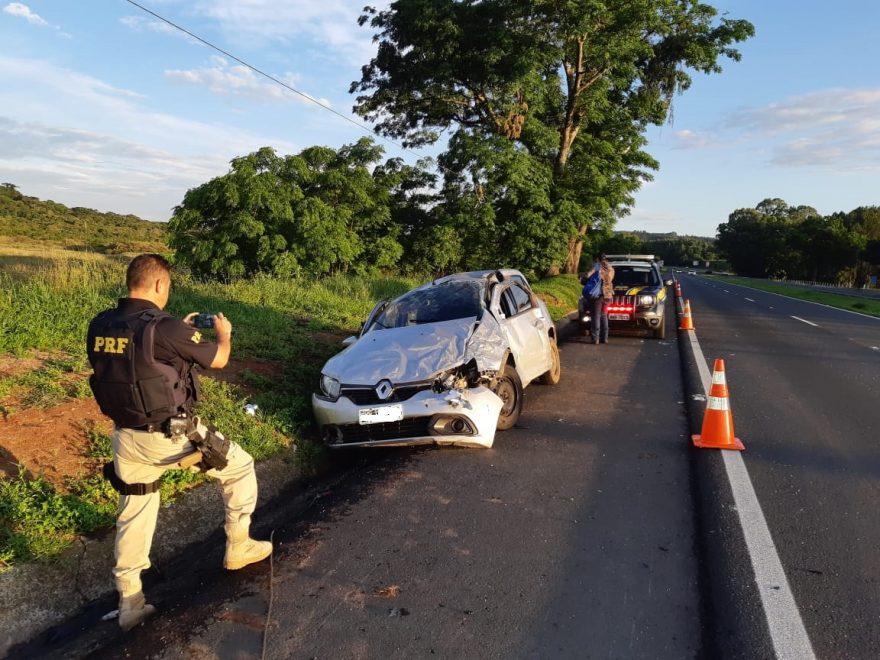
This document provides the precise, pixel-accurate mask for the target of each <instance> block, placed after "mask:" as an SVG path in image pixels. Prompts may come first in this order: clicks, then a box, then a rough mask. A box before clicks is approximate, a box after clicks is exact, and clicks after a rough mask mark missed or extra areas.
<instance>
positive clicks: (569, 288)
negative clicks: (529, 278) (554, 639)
mask: <svg viewBox="0 0 880 660" xmlns="http://www.w3.org/2000/svg"><path fill="white" fill-rule="evenodd" d="M532 288H533V289H534V291H535V293H536V294H537V295H538V296H539V297H540V298H542V299H543V300H544V302H545V303H547V309H548V310H549V311H550V315H551V316H552V317H553V320H554V321H558V320H559V319H561V318H562V317H563V316H565V315H566V314H568V313H569V312H570V311H572V310H573V309H577V306H578V298H580V296H581V289H582V288H583V285H581V283H580V280H578V277H577V275H560V276H558V277H548V278H546V279H543V280H539V281H537V282H533V283H532Z"/></svg>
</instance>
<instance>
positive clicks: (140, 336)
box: [87, 309, 197, 428]
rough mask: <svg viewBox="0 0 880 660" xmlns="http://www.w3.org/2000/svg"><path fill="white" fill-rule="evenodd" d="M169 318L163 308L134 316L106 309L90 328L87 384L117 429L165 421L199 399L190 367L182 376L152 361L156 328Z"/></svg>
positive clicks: (136, 313) (139, 312) (142, 311)
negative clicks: (89, 370) (90, 371)
mask: <svg viewBox="0 0 880 660" xmlns="http://www.w3.org/2000/svg"><path fill="white" fill-rule="evenodd" d="M170 316H171V315H170V314H168V313H167V312H163V311H162V310H159V309H148V310H141V311H138V312H134V313H132V314H124V313H122V312H120V311H119V310H118V309H108V310H106V311H104V312H101V313H100V314H98V316H96V317H95V318H94V319H93V320H92V322H91V324H90V325H89V334H88V339H87V341H88V346H87V351H88V355H89V362H90V363H91V365H92V369H93V370H94V373H93V374H92V376H91V377H90V378H89V385H90V386H91V388H92V392H93V393H94V395H95V399H96V400H97V401H98V406H99V407H100V408H101V412H102V413H104V414H105V415H107V417H109V418H110V419H112V420H113V421H114V422H115V423H116V425H117V426H120V427H123V428H132V427H137V426H144V425H146V424H158V423H161V422H164V421H165V420H166V419H168V418H169V417H172V416H173V415H176V414H178V413H180V412H184V411H185V410H186V407H187V406H188V404H190V403H192V401H193V400H194V397H196V396H197V390H196V385H195V382H193V380H192V379H193V377H192V373H191V372H192V365H187V367H186V368H185V369H184V372H183V373H178V370H177V369H175V368H174V367H173V366H171V365H168V364H162V363H160V362H157V361H156V360H155V359H154V357H153V341H154V339H155V333H156V324H157V323H158V322H159V321H160V320H161V319H163V318H167V317H170ZM187 386H189V391H188V388H187ZM190 394H191V395H192V398H191V397H190ZM188 399H189V400H188Z"/></svg>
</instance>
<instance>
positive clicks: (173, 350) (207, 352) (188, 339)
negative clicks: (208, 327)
mask: <svg viewBox="0 0 880 660" xmlns="http://www.w3.org/2000/svg"><path fill="white" fill-rule="evenodd" d="M217 348H218V346H217V343H216V342H213V341H205V339H204V336H203V335H202V331H201V330H200V329H198V328H194V327H192V326H191V325H187V324H186V323H184V322H183V321H181V320H180V319H177V318H166V319H162V320H161V321H159V324H158V325H157V326H156V342H155V348H154V355H155V358H156V359H157V360H159V361H161V362H169V363H170V362H174V360H175V359H181V358H182V359H183V360H185V361H186V362H195V363H196V364H198V365H201V366H202V367H204V368H205V369H207V368H208V367H210V366H211V363H212V362H213V361H214V357H215V356H216V355H217Z"/></svg>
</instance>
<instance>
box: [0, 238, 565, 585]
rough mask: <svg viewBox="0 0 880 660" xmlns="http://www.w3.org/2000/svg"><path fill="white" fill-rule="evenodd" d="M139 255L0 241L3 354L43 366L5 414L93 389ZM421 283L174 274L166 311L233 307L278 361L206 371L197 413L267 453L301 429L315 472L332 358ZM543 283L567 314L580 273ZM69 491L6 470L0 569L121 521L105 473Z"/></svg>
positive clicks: (100, 448) (176, 479)
mask: <svg viewBox="0 0 880 660" xmlns="http://www.w3.org/2000/svg"><path fill="white" fill-rule="evenodd" d="M128 261H129V256H127V255H117V256H104V255H95V254H89V253H83V252H70V251H67V250H61V249H55V248H53V247H52V246H51V245H30V246H28V245H25V246H18V247H13V246H10V245H8V244H6V245H3V244H2V243H0V359H4V358H6V361H7V362H14V360H12V358H26V359H30V360H33V359H34V356H37V357H38V360H37V364H38V366H36V367H35V368H32V369H27V370H24V371H17V372H16V371H15V370H12V373H10V374H9V375H6V376H3V377H0V406H5V407H4V408H2V409H0V413H2V414H3V415H4V416H14V415H16V414H17V413H19V412H21V411H22V410H23V409H26V408H33V407H51V406H56V405H58V404H60V403H63V402H65V401H69V400H70V399H72V398H88V397H91V392H90V390H89V387H88V384H87V376H88V373H89V370H88V364H87V361H86V357H85V350H84V337H85V334H86V329H87V326H88V323H89V321H90V319H91V318H92V317H93V316H94V315H95V314H96V313H97V312H99V311H100V310H102V309H106V308H108V307H112V306H114V305H115V303H116V299H117V298H118V297H120V296H122V295H124V287H123V282H124V271H125V266H126V264H127V263H128ZM418 283H419V281H417V280H414V279H407V278H400V277H373V278H366V279H359V278H355V277H349V276H337V277H330V278H326V279H323V280H320V281H303V280H282V279H278V278H269V277H257V278H254V279H252V280H246V281H240V282H235V283H232V284H216V283H212V284H206V283H201V282H196V281H193V280H192V279H191V278H189V277H188V276H186V275H185V274H175V275H174V277H173V286H172V294H171V300H170V303H169V305H168V311H169V312H171V313H172V314H175V315H177V316H183V315H185V314H187V313H188V312H193V311H199V312H223V313H224V314H225V315H226V316H228V317H229V318H230V320H231V321H232V323H233V328H234V338H233V358H234V359H236V360H240V361H242V360H243V361H252V362H254V363H260V364H262V363H265V364H271V365H274V367H275V368H274V370H273V371H272V373H277V374H278V375H277V376H273V377H267V376H265V375H260V374H258V373H256V372H249V371H245V372H243V373H241V374H239V375H240V376H242V381H244V382H245V383H247V384H248V385H249V386H250V387H248V391H247V392H245V391H243V390H242V389H241V388H240V387H237V386H233V385H229V384H227V383H223V382H220V381H217V380H214V379H212V378H205V377H203V378H202V383H203V395H204V396H203V402H202V403H201V404H200V413H201V414H202V415H204V416H205V417H206V418H208V419H210V420H211V421H212V422H213V423H214V424H215V425H216V426H217V427H219V428H221V429H222V430H223V431H224V432H226V433H227V434H228V435H229V436H230V437H233V438H234V439H235V440H236V441H237V442H238V443H239V444H241V445H242V446H243V447H244V448H245V449H247V450H248V451H249V452H250V453H251V454H252V455H253V456H254V457H255V458H256V459H258V460H259V459H263V458H267V457H269V456H272V455H277V454H278V453H279V452H282V451H284V450H285V448H287V447H289V445H290V444H291V443H292V442H294V441H295V442H296V444H297V445H298V451H297V452H295V453H294V454H293V456H294V459H293V460H294V461H298V462H299V465H300V467H301V468H303V469H305V470H308V469H311V468H313V467H314V465H315V463H316V462H319V461H320V460H321V459H322V451H323V448H322V447H321V446H320V445H318V444H317V443H312V442H310V441H309V440H308V438H307V430H308V428H309V427H310V425H311V423H312V422H311V419H312V418H311V404H310V397H311V393H312V391H313V390H314V387H315V384H316V383H317V381H318V378H319V375H320V368H321V366H322V365H323V363H324V362H325V361H326V360H327V358H329V357H330V356H331V355H333V354H334V353H336V352H337V351H338V350H340V348H341V345H340V341H341V340H342V339H343V338H344V337H345V336H347V335H349V334H353V333H355V332H356V331H357V330H358V327H359V325H360V322H361V321H362V320H363V318H364V317H365V316H366V314H367V313H368V312H369V311H370V309H371V308H372V307H373V305H374V304H375V302H376V301H377V300H379V299H381V298H389V297H394V296H396V295H399V294H400V293H403V292H404V291H406V290H408V289H410V288H411V287H412V286H414V285H415V284H418ZM535 290H536V292H537V293H538V294H539V295H541V296H542V297H543V298H544V299H545V300H546V301H547V302H548V306H549V308H550V310H551V314H553V316H554V318H559V317H561V316H563V315H564V314H565V313H567V312H568V311H570V310H571V309H574V308H576V307H577V298H578V295H579V293H580V284H579V283H578V281H577V278H576V277H575V276H562V277H557V278H551V279H548V280H543V281H541V282H536V283H535ZM246 401H247V402H251V403H256V404H258V405H259V409H260V414H259V415H258V416H250V415H246V414H245V413H244V412H243V407H244V403H245V402H246ZM4 402H5V403H4ZM85 433H86V434H87V436H88V438H87V439H88V451H89V456H90V457H92V458H94V459H95V465H98V464H99V462H103V461H106V460H109V458H110V445H109V438H108V437H107V436H106V435H105V434H102V433H101V432H100V431H99V430H97V429H94V428H93V429H86V430H85ZM294 439H295V440H294ZM200 479H201V478H200V477H199V475H194V474H191V473H187V472H179V471H174V472H169V473H167V474H166V475H165V477H164V478H163V486H162V488H163V497H164V498H166V499H167V498H173V497H174V496H175V495H176V494H177V493H180V492H181V491H183V490H185V489H186V488H189V487H190V486H191V485H192V484H193V483H196V482H198V481H199V480H200ZM62 490H63V492H62V491H61V490H59V489H57V488H55V487H53V486H52V484H50V483H48V482H47V481H46V480H45V479H43V478H40V477H39V475H32V474H27V473H25V472H22V473H21V474H20V475H19V476H18V477H14V478H8V479H7V478H0V570H2V569H3V568H4V567H9V566H12V565H14V564H15V563H17V562H21V561H28V560H32V559H41V558H49V557H52V556H54V555H55V554H57V553H58V552H60V551H61V550H62V549H63V548H64V547H66V546H67V545H69V544H70V543H71V542H72V541H73V540H74V539H75V538H76V536H77V535H78V534H83V533H87V532H90V531H92V530H95V529H98V528H101V527H104V526H107V525H109V524H110V523H112V521H113V517H114V514H115V505H116V495H115V493H114V492H113V491H112V490H110V488H109V485H108V484H107V483H106V482H105V481H104V480H103V479H102V478H101V477H100V476H98V475H97V474H92V475H89V476H85V477H84V476H72V477H71V478H70V479H69V480H68V481H67V482H66V483H65V484H64V488H63V489H62Z"/></svg>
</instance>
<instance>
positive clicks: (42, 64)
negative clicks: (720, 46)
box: [0, 0, 880, 236]
mask: <svg viewBox="0 0 880 660" xmlns="http://www.w3.org/2000/svg"><path fill="white" fill-rule="evenodd" d="M141 4H144V5H145V6H147V7H149V8H151V9H153V10H154V11H156V12H157V13H160V14H162V15H164V16H166V17H167V18H169V19H171V20H173V21H175V22H177V23H179V24H181V25H183V26H185V27H187V28H188V29H190V30H191V31H192V32H194V33H196V34H198V35H199V36H201V37H203V38H205V39H207V40H209V41H212V42H214V43H215V44H217V45H219V46H221V47H222V48H224V49H225V50H227V51H229V52H230V53H232V54H234V55H236V56H237V57H240V58H241V59H243V60H246V61H248V62H249V63H251V64H253V65H254V66H256V67H258V68H261V69H263V70H265V71H267V72H269V73H271V74H272V75H274V76H276V77H278V78H280V79H282V80H285V81H286V82H288V83H289V84H291V85H292V86H294V87H296V88H297V89H299V90H301V91H303V92H305V93H307V94H309V95H311V96H312V97H314V98H317V99H320V100H321V101H322V102H324V103H326V104H328V105H330V106H331V107H332V108H334V109H335V110H337V111H339V112H341V113H343V114H345V115H347V116H351V115H350V110H351V106H352V102H353V99H352V97H351V96H350V95H349V94H348V87H349V84H350V83H351V81H352V80H355V79H356V78H359V74H360V67H361V65H363V64H364V63H366V62H367V61H368V60H369V58H370V57H371V55H372V53H373V44H372V43H371V38H372V33H371V31H370V29H369V28H368V27H364V28H360V27H358V25H357V23H356V20H357V16H358V14H359V13H360V9H361V8H362V7H363V5H364V4H365V0H321V1H320V2H317V1H315V0H143V2H141ZM371 4H374V5H378V6H380V7H381V6H383V5H384V4H387V3H382V2H374V3H371ZM709 4H713V5H714V6H715V7H717V8H718V9H719V10H720V11H722V12H728V14H729V15H730V16H731V17H733V18H745V19H748V20H750V21H751V22H752V23H754V24H755V27H756V31H757V34H756V36H755V37H754V38H753V39H752V40H750V41H749V42H747V43H745V44H742V45H741V50H742V53H743V59H742V61H741V62H738V63H737V62H730V61H726V62H724V63H723V67H724V72H723V73H721V74H716V75H712V76H703V75H695V76H694V84H693V86H692V87H691V89H690V90H688V91H687V92H685V93H684V94H683V95H682V96H679V97H677V98H676V100H675V105H674V114H673V117H674V119H673V121H672V122H670V123H667V124H665V125H664V126H662V127H655V128H652V129H651V130H650V132H649V139H650V142H649V146H648V151H649V152H650V153H651V154H652V155H654V156H655V157H656V158H657V159H658V160H659V161H660V164H661V169H660V171H659V172H657V173H656V176H655V180H654V181H653V182H651V183H649V184H646V185H645V186H644V187H643V189H642V190H641V191H640V192H639V193H638V195H637V197H636V205H635V207H634V208H633V209H632V212H631V214H630V215H629V216H628V217H626V218H624V219H622V220H621V221H620V222H619V224H618V228H619V229H641V230H647V231H655V232H666V231H676V232H678V233H679V234H697V235H703V236H711V235H714V233H715V230H716V228H717V226H718V224H719V223H721V222H724V221H725V220H726V219H727V216H728V214H729V213H730V212H731V211H733V210H734V209H737V208H742V207H749V206H754V205H755V204H757V203H758V202H759V201H761V200H762V199H764V198H766V197H782V198H783V199H785V200H786V201H787V202H788V203H789V204H793V205H800V204H807V205H811V206H814V207H815V208H817V209H818V210H819V211H820V212H821V213H824V214H828V213H832V212H835V211H849V210H851V209H853V208H855V207H857V206H863V205H876V204H880V199H878V198H880V193H878V191H880V186H878V184H877V181H878V173H880V39H878V35H877V29H878V28H880V2H878V1H877V0H841V1H840V2H838V3H829V2H827V0H825V1H819V0H763V1H760V0H715V1H714V2H711V1H710V2H709ZM0 9H2V10H0V181H3V182H7V181H8V182H12V183H14V184H16V185H18V186H19V188H20V189H21V190H22V192H24V193H25V194H29V195H35V196H37V197H41V198H43V199H54V200H55V201H58V202H62V203H64V204H67V205H69V206H87V207H91V208H96V209H99V210H102V211H116V212H120V213H135V214H138V215H140V216H142V217H145V218H149V219H153V220H166V219H167V218H168V217H169V216H170V214H171V210H172V209H173V207H174V206H175V205H176V204H178V203H179V202H180V201H181V199H182V198H183V195H184V193H185V192H186V190H187V189H189V188H191V187H194V186H197V185H199V184H200V183H203V182H205V181H207V180H208V179H210V178H212V177H214V176H218V175H220V174H223V173H224V172H226V171H227V168H228V162H229V160H230V159H231V158H233V157H236V156H240V155H244V154H246V153H249V152H251V151H254V150H256V149H258V148H259V147H262V146H266V145H269V146H272V147H274V148H275V149H277V150H278V151H279V152H280V153H285V154H286V153H295V152H297V151H299V150H301V149H303V148H305V147H308V146H311V145H314V144H326V145H330V146H333V147H338V146H340V145H342V144H345V143H350V142H353V141H355V140H357V139H358V138H359V137H361V136H362V135H363V134H364V133H363V132H362V131H361V130H360V129H358V128H357V127H356V126H353V125H352V124H351V123H348V122H346V121H344V120H343V119H341V118H339V117H337V116H334V115H333V114H331V113H329V112H327V111H325V110H322V109H320V108H318V107H317V106H315V105H313V104H310V103H309V102H308V101H306V100H304V99H302V98H301V97H298V96H296V95H294V94H291V93H290V92H287V91H285V90H284V89H283V88H281V87H280V86H278V85H275V84H274V83H272V82H270V81H269V80H266V79H265V78H261V77H259V76H257V75H256V74H253V73H252V72H250V71H248V70H246V69H243V68H242V67H240V65H238V64H237V63H236V62H235V61H233V60H230V59H229V58H226V57H223V56H221V55H219V54H218V53H216V52H215V51H212V50H210V49H208V48H207V47H205V46H203V45H201V44H199V43H198V42H194V41H193V40H192V39H190V38H189V37H187V36H185V35H182V34H180V33H178V32H176V31H174V30H171V29H168V27H167V26H165V25H164V24H161V23H159V22H157V21H156V19H154V18H152V17H150V16H149V15H148V14H146V13H144V12H142V11H141V10H139V9H138V8H136V7H134V6H133V5H131V4H129V3H127V2H125V1H124V0H100V1H98V0H78V1H76V2H73V1H64V0H28V1H26V2H7V1H6V0H0ZM383 145H384V146H385V148H386V151H387V155H389V156H396V155H400V156H403V157H404V158H405V159H406V160H408V161H410V162H412V161H414V160H415V158H416V157H417V156H416V155H415V154H413V153H411V152H401V151H400V150H399V149H397V148H396V147H395V146H393V145H390V144H387V143H383ZM426 155H427V154H426Z"/></svg>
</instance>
